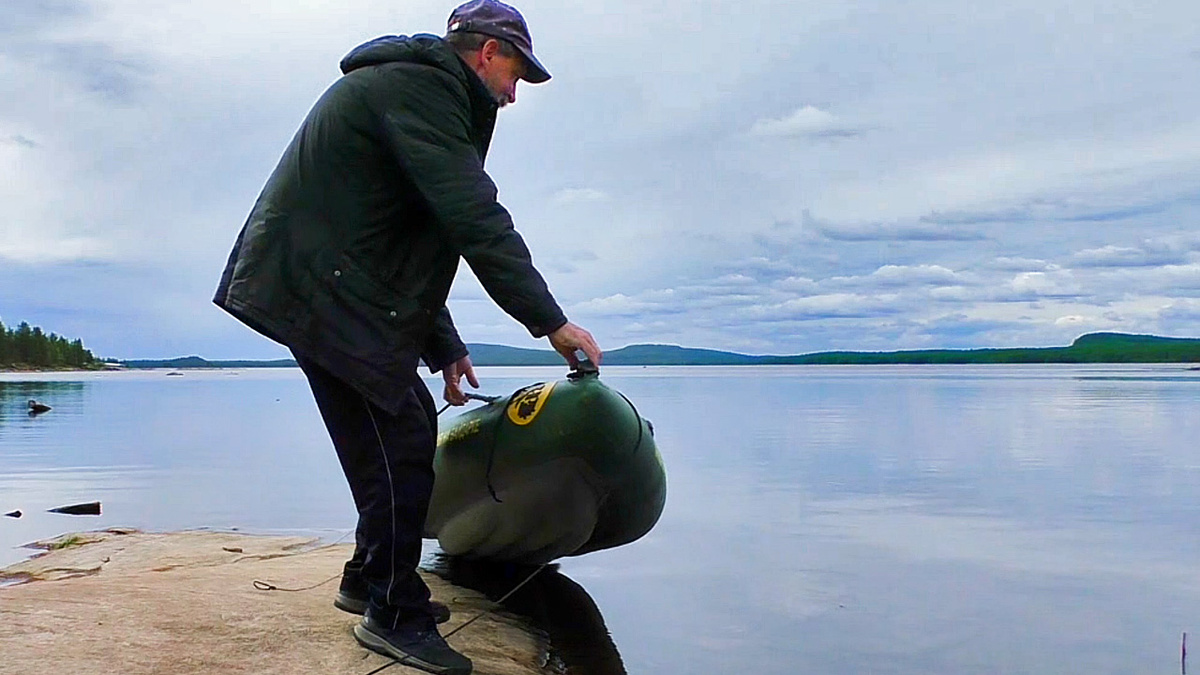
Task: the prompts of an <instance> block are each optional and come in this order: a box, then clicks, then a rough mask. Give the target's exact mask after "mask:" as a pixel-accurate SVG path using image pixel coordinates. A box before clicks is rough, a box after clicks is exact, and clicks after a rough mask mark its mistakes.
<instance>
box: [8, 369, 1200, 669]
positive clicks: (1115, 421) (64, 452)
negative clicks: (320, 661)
mask: <svg viewBox="0 0 1200 675" xmlns="http://www.w3.org/2000/svg"><path fill="white" fill-rule="evenodd" d="M480 374H481V376H482V379H483V385H484V386H483V389H482V390H481V391H482V392H483V393H488V394H508V393H510V392H511V391H513V390H515V389H516V388H518V387H520V386H523V385H526V384H529V383H531V382H537V381H542V380H546V379H556V378H559V377H561V376H562V375H563V374H564V371H563V370H562V369H556V368H539V369H516V368H482V369H480ZM603 379H604V380H605V381H606V382H607V383H608V384H609V385H611V386H614V387H616V388H618V389H620V390H621V391H622V392H624V393H625V394H626V395H627V396H628V397H629V398H630V399H631V400H632V401H633V402H634V403H635V404H636V405H637V407H638V408H639V409H640V411H641V412H642V414H643V416H645V417H647V418H648V419H650V420H651V421H652V422H653V423H654V428H655V431H656V438H657V441H658V445H659V449H660V451H661V453H662V455H663V457H664V460H665V462H666V465H667V472H668V500H667V506H666V510H665V512H664V513H663V517H662V519H661V520H660V521H659V524H658V526H657V527H656V528H655V529H654V530H653V531H652V532H651V533H650V534H649V535H647V536H646V537H645V538H644V539H642V540H640V541H638V542H635V543H633V544H630V545H628V546H625V547H622V548H619V549H616V550H612V551H605V552H598V553H593V554H589V555H587V556H584V557H581V558H571V559H566V560H563V561H561V562H562V565H561V568H560V570H559V571H558V573H557V574H551V573H546V574H545V575H544V578H543V579H540V580H539V584H535V588H534V589H533V590H531V591H530V593H536V594H538V595H537V596H536V597H534V596H532V595H526V596H525V597H524V598H521V597H516V598H514V608H515V609H517V610H518V611H524V612H526V613H528V614H530V615H531V616H533V617H534V618H535V619H536V620H538V621H540V622H542V623H544V624H545V625H547V626H548V630H549V631H550V632H551V634H552V635H556V637H555V639H556V640H557V641H559V642H560V647H563V648H564V652H566V656H565V659H566V660H567V662H568V663H569V664H570V665H571V668H572V672H574V673H597V674H601V673H602V674H604V675H611V674H613V673H620V672H625V671H628V672H629V673H636V674H642V673H647V674H648V673H688V674H710V673H711V674H714V675H716V674H722V675H724V674H728V673H756V674H759V675H765V674H775V673H780V674H783V673H788V674H791V673H831V674H841V673H881V674H882V673H896V674H905V675H916V674H922V675H923V674H927V673H954V674H955V675H962V674H966V673H1022V674H1024V673H1113V674H1116V673H1121V674H1122V675H1125V674H1128V673H1174V672H1178V671H1179V669H1180V638H1181V633H1182V632H1184V631H1189V632H1190V631H1194V630H1200V569H1198V562H1200V372H1195V371H1189V370H1187V369H1186V368H1185V367H1181V366H1137V367H1133V366H1130V367H1107V366H1086V367H1084V366H1043V367H1017V366H991V367H968V366H949V367H932V366H891V367H863V366H842V367H837V366H831V367H814V366H809V367H773V368H607V369H605V370H604V373H603ZM30 398H36V399H38V400H40V401H44V402H46V403H48V404H49V405H51V406H53V408H54V410H53V411H51V412H50V413H47V414H45V415H42V416H39V417H29V416H28V415H27V414H26V401H27V400H28V399H30ZM454 412H455V411H451V412H449V413H447V415H450V414H454ZM92 500H100V501H102V502H103V505H104V513H103V515H102V516H99V517H90V518H89V517H71V516H63V515H57V514H49V513H46V512H45V510H46V509H48V508H52V507H56V506H61V505H64V504H70V503H76V502H86V501H92ZM13 509H21V510H23V511H24V512H25V514H26V515H25V516H24V517H23V518H21V519H11V518H3V517H0V564H7V563H11V562H13V561H16V560H19V559H20V558H22V557H24V556H26V555H28V554H29V551H28V550H26V549H21V548H17V546H18V545H19V544H22V543H25V542H28V541H31V540H34V539H39V538H44V537H48V536H52V535H56V534H59V533H61V532H66V531H76V530H82V529H95V528H102V527H115V526H130V527H137V528H143V529H148V530H175V529H181V528H196V527H212V528H238V529H240V530H243V531H252V532H272V533H276V532H278V533H297V532H299V533H314V534H318V535H320V536H323V537H327V538H330V539H333V538H336V537H339V536H341V535H343V534H345V533H346V532H348V531H349V530H351V529H352V528H353V524H354V512H353V507H352V504H351V501H350V496H349V491H348V490H347V489H346V487H345V484H344V480H343V478H342V476H341V473H340V470H339V468H338V465H337V462H336V458H335V456H334V453H333V451H332V449H331V447H330V445H329V441H328V438H327V436H326V435H325V431H324V428H323V427H322V425H321V422H320V419H319V417H318V415H317V412H316V408H315V406H314V404H313V403H312V400H311V398H310V395H309V392H308V390H307V385H306V383H305V381H304V379H303V377H302V375H301V374H300V372H299V371H297V370H238V371H211V372H197V371H186V372H185V374H184V375H182V376H168V375H167V374H166V373H165V372H163V371H148V372H128V373H97V374H83V375H79V374H41V375H18V374H0V513H3V512H7V511H10V510H13ZM433 549H434V547H433V546H432V545H431V547H430V551H431V555H430V557H429V560H430V561H431V564H437V561H436V559H435V556H434V555H433ZM451 567H452V565H451ZM334 571H336V570H334ZM334 571H331V574H332V573H333V572H334ZM456 573H457V574H459V575H460V576H462V578H464V579H469V578H470V577H471V575H472V571H471V570H470V569H466V570H458V571H457V572H456ZM475 582H476V583H477V585H479V586H480V587H487V586H488V585H489V584H491V588H490V590H491V591H494V592H495V591H500V592H502V590H503V589H502V588H501V587H504V586H506V585H509V584H510V582H508V581H504V580H503V579H500V580H497V579H494V578H493V579H490V580H489V579H476V580H475ZM2 592H3V591H0V594H2ZM313 592H329V593H330V595H331V596H332V590H329V591H325V590H324V589H321V590H318V591H313ZM493 594H495V593H493ZM0 599H2V595H0ZM468 630H469V629H468ZM606 630H607V631H608V632H609V633H611V640H609V639H608V638H607V635H606V633H605V631H606ZM579 654H583V655H584V656H582V657H580V656H579ZM622 664H623V665H622ZM1198 667H1200V666H1198Z"/></svg>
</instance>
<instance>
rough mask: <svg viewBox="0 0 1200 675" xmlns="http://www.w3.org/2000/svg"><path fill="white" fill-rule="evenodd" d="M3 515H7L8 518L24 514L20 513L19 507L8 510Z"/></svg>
mask: <svg viewBox="0 0 1200 675" xmlns="http://www.w3.org/2000/svg"><path fill="white" fill-rule="evenodd" d="M4 515H6V516H8V517H9V518H20V517H21V516H23V515H25V514H23V513H21V510H20V509H17V510H16V511H9V512H8V513H6V514H4Z"/></svg>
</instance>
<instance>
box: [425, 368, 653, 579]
mask: <svg viewBox="0 0 1200 675" xmlns="http://www.w3.org/2000/svg"><path fill="white" fill-rule="evenodd" d="M433 466H434V471H435V473H436V475H437V477H436V479H435V480H434V484H433V497H432V499H431V501H430V504H429V515H428V517H427V518H426V520H425V536H426V537H431V538H437V540H438V543H439V544H440V545H441V547H442V550H443V551H445V552H446V553H448V554H450V555H454V556H464V557H467V558H486V559H492V560H503V561H511V562H519V563H526V564H540V563H544V562H549V561H551V560H554V559H556V558H560V557H563V556H574V555H582V554H584V553H589V552H591V551H597V550H600V549H605V548H612V547H614V546H620V545H622V544H627V543H629V542H631V541H634V540H635V539H638V538H639V537H641V536H642V535H644V534H646V533H647V532H649V531H650V528H652V527H654V524H655V523H656V522H658V517H659V516H660V515H661V514H662V510H663V505H664V504H665V503H666V498H667V478H666V472H665V470H664V469H663V462H662V457H661V456H660V455H659V454H658V448H657V447H656V446H655V444H654V429H653V427H652V426H651V425H650V423H649V422H648V421H647V420H645V419H642V417H641V415H639V414H638V412H637V409H636V408H634V406H633V403H631V402H630V401H629V399H627V398H625V396H624V395H623V394H621V393H620V392H618V391H616V390H615V389H612V388H610V387H608V386H607V385H605V384H604V383H603V382H601V381H600V377H599V373H597V372H596V371H595V370H594V369H590V371H589V370H581V371H578V372H573V373H571V375H570V376H569V377H568V378H567V379H566V380H559V381H555V382H540V383H538V384H533V385H530V386H528V387H524V388H522V389H519V390H517V391H516V392H514V393H513V394H512V395H510V396H507V397H504V398H498V399H496V400H493V401H491V402H489V403H488V404H487V405H484V406H482V407H480V408H476V409H474V410H470V411H468V412H465V413H463V414H462V415H459V416H458V417H456V418H454V419H452V420H451V421H450V422H449V423H448V424H447V425H446V428H445V429H443V430H442V432H441V433H440V434H439V435H438V445H437V454H436V455H435V457H434V463H433Z"/></svg>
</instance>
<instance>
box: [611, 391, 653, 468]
mask: <svg viewBox="0 0 1200 675" xmlns="http://www.w3.org/2000/svg"><path fill="white" fill-rule="evenodd" d="M613 391H617V390H616V389H613ZM617 394H618V395H620V397H621V398H623V399H625V402H626V403H628V404H629V409H630V410H632V411H633V419H634V420H636V421H637V428H638V438H637V442H636V443H634V444H633V452H634V453H637V451H638V448H640V447H642V436H643V435H645V432H644V431H643V430H642V416H641V415H640V414H639V413H638V411H637V408H636V407H635V406H634V405H633V401H630V400H629V398H628V397H626V396H625V394H622V393H621V392H619V391H617Z"/></svg>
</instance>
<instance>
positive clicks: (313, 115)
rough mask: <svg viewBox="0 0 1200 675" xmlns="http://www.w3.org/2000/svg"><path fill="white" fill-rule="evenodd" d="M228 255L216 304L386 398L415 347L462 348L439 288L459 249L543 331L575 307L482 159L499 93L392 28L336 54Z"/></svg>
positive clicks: (434, 361)
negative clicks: (516, 225)
mask: <svg viewBox="0 0 1200 675" xmlns="http://www.w3.org/2000/svg"><path fill="white" fill-rule="evenodd" d="M342 72H343V73H344V76H343V77H342V78H341V79H339V80H338V81H337V82H336V83H334V84H333V86H331V87H330V88H329V90H328V91H326V92H325V94H324V95H323V96H322V97H321V99H320V100H319V101H317V103H316V105H315V106H313V109H312V111H311V112H310V113H309V115H308V117H307V119H305V120H304V124H303V125H302V126H301V127H300V130H299V131H298V132H297V133H296V136H295V138H293V139H292V142H291V144H290V145H289V146H288V148H287V150H286V151H285V152H284V154H283V157H282V158H281V159H280V161H279V165H278V166H277V167H276V168H275V171H274V173H272V174H271V178H270V180H268V181H267V184H266V186H265V187H264V188H263V191H262V194H261V195H260V196H259V198H258V202H257V203H256V204H255V205H254V209H253V210H252V211H251V212H250V216H249V218H248V219H247V221H246V224H245V226H244V227H243V228H242V232H241V234H240V235H239V236H238V239H237V242H236V244H235V245H234V248H233V252H232V253H231V254H230V256H229V263H228V265H227V266H226V268H225V272H224V274H223V275H222V277H221V282H220V285H219V287H218V288H217V293H216V296H215V297H214V298H213V302H215V303H216V304H217V305H219V306H220V307H222V308H224V309H225V310H226V311H228V312H229V313H231V314H233V315H234V316H235V317H237V318H238V319H240V320H241V321H243V322H244V323H246V324H247V325H249V326H250V327H251V328H254V329H255V330H257V331H259V332H260V333H262V334H264V335H266V336H267V337H269V338H271V339H273V340H276V341H278V342H280V343H282V344H284V345H286V346H288V347H290V348H291V349H292V350H293V351H295V352H297V353H299V354H302V355H304V356H306V357H308V358H310V359H313V360H314V361H316V362H317V363H319V364H321V365H322V366H324V367H325V368H327V369H328V370H330V371H331V372H333V373H334V374H335V375H337V376H338V377H340V378H341V379H343V380H345V381H346V382H348V383H350V384H351V385H353V386H354V387H355V388H357V389H358V390H359V391H361V392H362V393H363V394H364V395H366V396H367V397H369V398H370V399H371V400H372V401H373V402H375V403H376V404H378V405H379V406H381V407H383V408H384V409H385V410H389V411H391V412H394V411H395V410H397V409H398V407H399V405H400V401H401V400H402V397H403V395H404V390H405V388H407V387H408V386H411V385H412V383H413V379H414V374H415V371H416V367H417V362H418V359H420V358H422V357H423V358H424V359H425V361H426V363H427V364H428V365H429V367H430V368H431V369H432V370H434V371H437V370H440V369H441V368H442V367H444V366H446V365H448V364H450V363H453V362H454V361H455V360H457V359H459V358H461V357H462V356H464V355H466V353H467V351H466V348H465V347H464V346H463V343H462V341H461V340H460V339H459V337H458V334H457V332H456V331H455V329H454V325H453V323H452V322H451V319H450V313H449V312H448V311H447V310H446V307H445V303H446V296H447V295H448V294H449V292H450V284H451V282H452V281H453V279H454V274H455V271H456V270H457V269H458V261H459V258H460V256H461V257H462V258H464V259H466V261H467V264H469V265H470V266H471V269H472V271H474V272H475V275H476V276H477V277H478V278H479V280H480V282H481V283H482V284H483V287H484V289H485V290H486V291H487V292H488V294H489V295H490V296H491V297H492V299H493V300H495V301H496V303H497V304H498V305H500V307H501V308H502V309H503V310H504V311H505V312H507V313H508V314H509V315H511V316H512V317H513V318H515V319H516V320H517V321H520V322H521V323H522V324H524V325H525V327H526V328H528V329H529V332H530V333H532V334H533V336H534V337H541V336H543V335H546V334H548V333H550V332H552V331H554V330H555V329H557V328H558V327H560V326H561V325H562V324H564V323H566V317H564V316H563V313H562V310H561V309H559V306H558V304H557V303H555V301H554V298H553V297H552V296H551V294H550V292H549V290H548V289H547V288H546V283H545V281H543V280H542V277H541V275H540V274H538V272H537V270H535V269H534V267H533V264H532V262H531V260H530V256H529V250H528V249H527V248H526V246H525V243H524V241H522V239H521V236H520V235H519V234H518V233H517V231H516V230H514V229H513V225H512V219H511V218H510V217H509V215H508V212H507V211H506V210H505V209H504V207H503V206H501V205H500V204H499V203H498V202H497V201H496V186H495V185H494V184H493V183H492V181H491V179H490V178H489V177H488V175H487V173H485V172H484V169H483V161H484V157H485V155H486V154H487V149H488V144H489V143H490V141H491V137H492V130H493V128H494V126H495V122H496V110H497V107H496V103H495V100H494V98H493V97H492V95H491V93H490V92H489V91H488V90H487V88H486V87H485V86H484V84H483V82H482V80H480V79H479V77H478V76H477V75H476V74H475V73H474V72H473V71H472V70H470V68H468V67H467V66H466V64H465V63H463V61H462V60H461V59H459V58H458V56H457V55H456V54H455V52H454V50H453V49H452V48H451V47H450V46H449V45H448V44H447V43H446V42H444V41H443V40H442V39H441V38H438V37H435V36H432V35H416V36H413V37H385V38H379V39H377V40H374V41H372V42H368V43H367V44H364V45H362V46H360V47H358V48H357V49H355V50H354V51H352V52H350V54H349V55H347V56H346V58H345V59H344V60H343V61H342Z"/></svg>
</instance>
